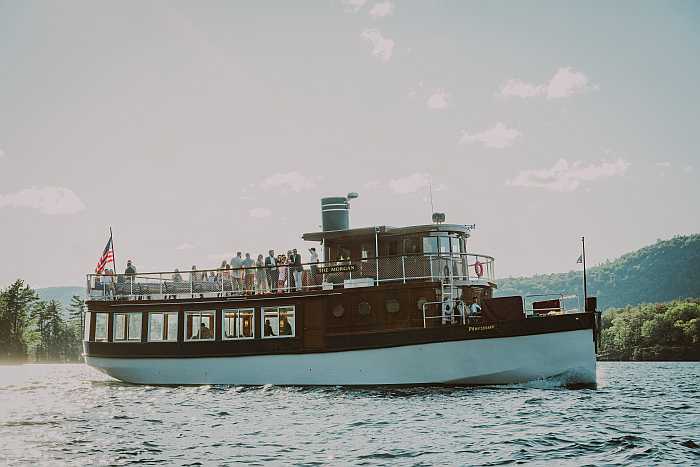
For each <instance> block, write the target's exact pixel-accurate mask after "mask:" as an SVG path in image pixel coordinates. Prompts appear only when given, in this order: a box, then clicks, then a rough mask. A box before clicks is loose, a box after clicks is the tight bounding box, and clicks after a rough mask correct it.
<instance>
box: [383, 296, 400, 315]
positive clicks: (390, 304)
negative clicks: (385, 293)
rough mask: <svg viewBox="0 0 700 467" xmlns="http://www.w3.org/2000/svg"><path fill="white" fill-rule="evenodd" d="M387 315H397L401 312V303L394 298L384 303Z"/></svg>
mask: <svg viewBox="0 0 700 467" xmlns="http://www.w3.org/2000/svg"><path fill="white" fill-rule="evenodd" d="M384 307H385V308H386V312H387V313H398V312H399V311H401V303H399V301H398V300H396V299H395V298H390V299H388V300H386V301H385V302H384Z"/></svg>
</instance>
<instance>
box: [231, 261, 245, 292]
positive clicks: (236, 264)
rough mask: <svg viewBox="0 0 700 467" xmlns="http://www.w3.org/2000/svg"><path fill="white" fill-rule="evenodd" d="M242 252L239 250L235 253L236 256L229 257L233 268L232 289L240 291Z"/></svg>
mask: <svg viewBox="0 0 700 467" xmlns="http://www.w3.org/2000/svg"><path fill="white" fill-rule="evenodd" d="M242 254H243V253H241V252H240V251H239V252H237V253H236V256H234V257H233V258H231V269H233V290H235V291H236V292H240V291H242V290H243V270H242V269H241V268H242V267H243V258H242V257H241V255H242Z"/></svg>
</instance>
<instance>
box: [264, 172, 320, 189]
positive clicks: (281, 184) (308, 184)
mask: <svg viewBox="0 0 700 467" xmlns="http://www.w3.org/2000/svg"><path fill="white" fill-rule="evenodd" d="M317 180H318V178H313V177H307V176H305V175H304V174H301V173H299V172H296V171H294V172H287V173H276V174H272V175H270V176H269V177H267V178H265V179H264V180H263V181H262V182H260V187H261V188H262V189H264V190H277V189H282V190H287V191H294V192H297V193H299V192H301V191H305V190H311V189H313V188H315V187H316V181H317Z"/></svg>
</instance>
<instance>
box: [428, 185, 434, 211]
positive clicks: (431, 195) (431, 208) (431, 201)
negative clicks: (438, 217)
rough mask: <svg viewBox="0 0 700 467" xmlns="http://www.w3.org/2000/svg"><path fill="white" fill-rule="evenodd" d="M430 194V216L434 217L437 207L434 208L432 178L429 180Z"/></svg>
mask: <svg viewBox="0 0 700 467" xmlns="http://www.w3.org/2000/svg"><path fill="white" fill-rule="evenodd" d="M428 193H429V195H430V214H431V215H432V214H433V213H434V212H435V207H434V206H433V178H432V177H430V180H428Z"/></svg>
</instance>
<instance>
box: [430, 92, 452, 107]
mask: <svg viewBox="0 0 700 467" xmlns="http://www.w3.org/2000/svg"><path fill="white" fill-rule="evenodd" d="M449 97H450V95H449V94H447V92H445V90H444V89H436V90H435V91H433V93H432V94H431V95H430V97H428V100H427V101H426V103H425V105H426V106H427V107H428V108H429V109H430V110H445V109H446V108H447V107H449V105H450V104H449V102H448V99H449Z"/></svg>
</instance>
